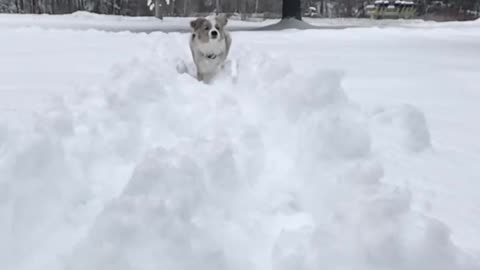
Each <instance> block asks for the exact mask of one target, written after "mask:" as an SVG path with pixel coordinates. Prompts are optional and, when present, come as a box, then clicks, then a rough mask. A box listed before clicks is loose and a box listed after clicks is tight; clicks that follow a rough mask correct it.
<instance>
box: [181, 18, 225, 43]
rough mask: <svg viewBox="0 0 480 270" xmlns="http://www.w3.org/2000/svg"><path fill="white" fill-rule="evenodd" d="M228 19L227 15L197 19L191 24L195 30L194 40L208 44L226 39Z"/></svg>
mask: <svg viewBox="0 0 480 270" xmlns="http://www.w3.org/2000/svg"><path fill="white" fill-rule="evenodd" d="M227 22H228V19H227V16H225V15H218V16H214V17H209V18H197V19H196V20H193V21H191V22H190V26H191V27H192V30H193V36H192V38H193V39H197V40H199V41H200V42H204V43H208V42H210V41H213V40H222V39H224V38H225V30H224V29H225V26H226V25H227Z"/></svg>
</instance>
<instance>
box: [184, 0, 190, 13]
mask: <svg viewBox="0 0 480 270" xmlns="http://www.w3.org/2000/svg"><path fill="white" fill-rule="evenodd" d="M189 2H190V1H189V0H185V1H184V2H183V16H188V15H189V10H188V4H189Z"/></svg>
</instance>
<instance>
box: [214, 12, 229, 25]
mask: <svg viewBox="0 0 480 270" xmlns="http://www.w3.org/2000/svg"><path fill="white" fill-rule="evenodd" d="M217 22H218V24H220V25H221V26H222V27H224V26H225V25H227V23H228V18H227V15H225V14H220V15H218V16H217Z"/></svg>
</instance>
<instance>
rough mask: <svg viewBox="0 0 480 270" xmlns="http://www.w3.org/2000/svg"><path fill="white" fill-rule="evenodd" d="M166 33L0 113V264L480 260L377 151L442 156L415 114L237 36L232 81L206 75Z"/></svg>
mask: <svg viewBox="0 0 480 270" xmlns="http://www.w3.org/2000/svg"><path fill="white" fill-rule="evenodd" d="M160 40H161V41H162V42H161V43H159V44H157V45H156V46H155V47H154V50H152V51H150V52H149V53H145V54H143V55H142V56H139V57H136V58H134V59H133V60H132V61H129V62H127V63H123V64H118V65H117V66H116V67H115V68H114V69H113V70H111V72H110V73H109V75H108V76H107V78H106V79H105V81H104V82H103V83H99V84H97V85H95V86H89V87H87V88H85V89H83V90H82V91H76V92H72V93H70V94H68V95H65V97H63V98H59V99H56V100H54V101H52V103H51V106H50V107H49V108H48V109H46V110H45V112H44V113H42V114H39V115H36V118H35V119H33V120H32V121H25V122H21V123H15V124H12V123H11V122H10V120H9V119H6V120H5V121H3V123H2V124H1V126H0V138H1V145H0V146H1V163H0V175H1V177H0V179H1V180H0V192H1V193H2V194H1V196H0V200H1V201H0V239H2V241H0V251H1V252H0V268H2V269H7V270H19V269H22V270H24V269H25V270H30V269H31V270H33V269H59V270H60V269H69V270H84V269H85V270H86V269H89V270H91V269H99V270H100V269H102V270H104V269H105V270H109V269H111V270H114V269H115V270H130V269H132V270H133V269H145V270H149V269H152V270H153V269H173V270H177V269H192V268H195V269H222V270H223V269H259V270H264V269H275V270H293V269H308V270H310V269H312V270H313V269H323V268H325V269H356V270H362V269H365V270H367V269H368V270H372V269H373V270H380V269H382V270H383V269H391V270H410V269H438V270H452V269H455V270H476V269H479V267H480V263H479V261H478V254H471V253H470V252H467V251H466V250H464V249H463V248H461V247H459V246H458V245H457V244H456V243H455V242H454V241H452V239H451V237H450V232H449V227H448V225H447V224H445V223H443V222H441V221H440V220H437V219H435V218H433V217H430V216H428V215H426V214H425V213H424V212H422V211H419V210H417V209H416V208H414V207H413V203H412V192H411V190H409V188H408V186H400V185H398V186H397V185H392V184H391V183H395V182H399V181H402V179H399V178H402V175H401V174H389V173H388V171H389V170H386V169H385V165H384V164H383V161H384V157H385V156H386V155H390V154H392V153H397V154H399V153H401V154H402V155H406V157H407V158H412V159H414V158H416V157H419V156H421V155H435V153H434V152H435V149H434V147H433V146H432V140H431V134H430V130H429V126H428V122H427V121H426V118H425V116H424V114H423V113H422V111H420V110H419V109H417V108H415V107H414V106H411V105H403V106H401V105H400V104H399V105H398V106H389V107H386V108H383V109H378V110H376V111H374V112H371V111H367V110H364V109H363V108H362V107H361V106H360V105H359V104H356V103H354V102H353V101H352V100H351V99H349V97H348V95H347V94H346V93H345V91H344V90H343V88H342V84H343V76H344V75H343V74H342V72H341V71H338V70H329V69H321V68H317V67H312V68H310V69H308V70H306V69H301V70H299V69H297V68H295V67H296V66H295V63H292V62H291V61H290V60H288V59H285V58H278V57H276V56H275V55H274V54H272V55H269V54H267V53H265V52H258V51H254V50H249V49H248V48H247V47H244V46H240V47H237V48H236V50H235V51H234V53H233V55H232V58H234V59H235V60H238V62H239V70H238V80H232V78H231V77H229V76H228V75H225V76H223V77H222V76H221V77H220V78H219V79H218V80H217V81H216V82H215V83H214V84H212V85H205V84H202V83H199V82H197V81H196V80H195V79H193V78H192V77H191V76H189V75H187V74H179V73H178V72H177V69H176V67H177V65H178V63H179V62H180V61H182V60H183V59H189V58H188V53H189V52H188V49H187V48H186V46H185V36H182V35H162V36H161V38H160ZM386 137H388V139H386ZM399 155H400V154H399ZM413 173H414V172H413ZM406 180H407V179H405V181H406Z"/></svg>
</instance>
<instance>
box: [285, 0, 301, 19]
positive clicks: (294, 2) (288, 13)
mask: <svg viewBox="0 0 480 270" xmlns="http://www.w3.org/2000/svg"><path fill="white" fill-rule="evenodd" d="M301 6H302V5H301V0H283V5H282V19H290V18H295V19H297V20H302V7H301Z"/></svg>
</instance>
